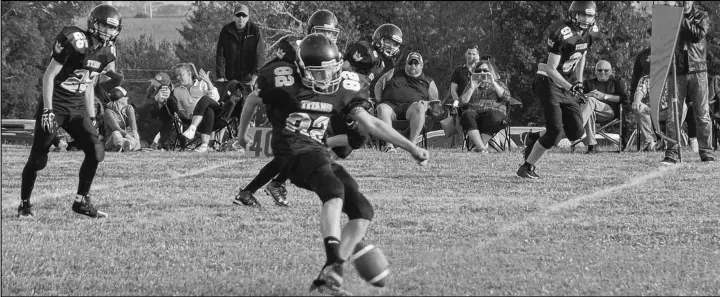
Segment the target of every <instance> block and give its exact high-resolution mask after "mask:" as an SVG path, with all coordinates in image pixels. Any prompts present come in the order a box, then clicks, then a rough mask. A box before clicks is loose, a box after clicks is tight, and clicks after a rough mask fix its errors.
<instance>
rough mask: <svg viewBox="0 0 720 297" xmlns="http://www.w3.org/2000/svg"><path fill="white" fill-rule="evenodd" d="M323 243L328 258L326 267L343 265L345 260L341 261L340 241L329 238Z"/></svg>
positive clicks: (332, 237)
mask: <svg viewBox="0 0 720 297" xmlns="http://www.w3.org/2000/svg"><path fill="white" fill-rule="evenodd" d="M323 243H324V244H325V256H326V257H327V261H326V262H325V266H328V265H331V264H333V263H341V264H342V263H343V262H345V261H344V260H342V259H340V254H339V253H338V251H339V249H340V240H339V239H337V238H335V237H334V236H328V237H325V239H323Z"/></svg>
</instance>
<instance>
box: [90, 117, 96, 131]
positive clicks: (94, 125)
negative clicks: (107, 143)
mask: <svg viewBox="0 0 720 297" xmlns="http://www.w3.org/2000/svg"><path fill="white" fill-rule="evenodd" d="M90 122H91V123H92V126H93V128H95V129H97V120H96V119H95V117H90Z"/></svg>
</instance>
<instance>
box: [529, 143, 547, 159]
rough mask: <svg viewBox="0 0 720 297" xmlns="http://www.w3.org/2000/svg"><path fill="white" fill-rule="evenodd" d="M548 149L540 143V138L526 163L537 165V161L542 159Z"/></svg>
mask: <svg viewBox="0 0 720 297" xmlns="http://www.w3.org/2000/svg"><path fill="white" fill-rule="evenodd" d="M547 150H548V149H546V148H545V147H543V146H542V145H541V144H540V141H539V140H538V141H536V142H535V145H534V146H533V148H532V151H531V152H530V155H529V156H528V158H527V160H526V162H525V163H528V164H531V165H535V163H537V161H538V160H540V158H541V157H542V156H543V155H544V154H545V152H546V151H547Z"/></svg>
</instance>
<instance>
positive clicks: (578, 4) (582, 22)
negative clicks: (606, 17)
mask: <svg viewBox="0 0 720 297" xmlns="http://www.w3.org/2000/svg"><path fill="white" fill-rule="evenodd" d="M569 14H570V20H571V21H572V23H573V24H574V25H575V26H576V27H577V28H579V29H581V30H588V29H590V28H591V27H592V26H594V25H595V16H596V6H595V2H593V1H573V3H572V4H571V5H570V10H569Z"/></svg>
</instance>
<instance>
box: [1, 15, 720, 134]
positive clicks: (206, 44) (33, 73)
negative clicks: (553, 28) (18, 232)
mask: <svg viewBox="0 0 720 297" xmlns="http://www.w3.org/2000/svg"><path fill="white" fill-rule="evenodd" d="M570 3H571V1H543V2H537V1H460V2H455V1H453V2H447V1H381V2H371V1H333V2H325V1H250V2H247V3H246V5H248V6H249V8H250V12H251V16H250V20H251V21H253V22H255V23H256V24H258V25H259V26H260V27H261V28H262V29H263V32H264V34H265V39H266V44H267V47H268V48H267V55H268V57H269V56H270V54H271V52H272V46H274V45H275V44H276V43H277V41H278V40H280V39H281V38H282V37H285V36H287V35H295V36H302V35H304V32H305V31H306V25H305V21H306V20H307V19H308V18H309V17H310V15H311V14H312V13H313V12H315V11H316V10H318V9H328V10H330V11H332V12H333V13H335V15H336V16H337V18H338V20H339V22H340V29H341V35H340V36H339V38H338V47H339V48H340V50H341V51H344V49H345V48H347V47H348V46H349V45H351V44H352V43H354V42H356V41H358V40H360V39H362V38H368V37H369V36H370V35H371V34H372V33H373V31H374V30H375V28H377V27H378V26H379V25H381V24H384V23H393V24H396V25H398V26H399V27H400V28H401V29H402V30H403V35H404V36H403V37H404V38H403V39H404V50H406V51H417V52H420V53H421V54H422V55H423V58H424V60H425V61H424V62H425V67H424V72H425V73H426V74H427V75H428V76H430V77H432V78H433V79H434V80H435V81H436V83H437V85H438V88H439V89H440V95H441V97H445V96H446V95H448V92H449V86H450V77H451V74H452V71H453V69H454V68H455V67H458V66H460V65H462V64H463V63H464V51H465V48H466V47H467V46H468V45H477V46H478V47H479V48H480V53H481V54H489V55H491V56H492V57H493V60H494V62H495V64H496V67H497V68H498V70H499V73H500V75H501V77H503V78H505V79H506V80H507V82H508V85H509V89H510V92H511V94H512V96H513V97H514V98H516V99H518V100H520V101H522V102H523V106H524V107H523V108H522V109H515V110H514V112H513V113H512V114H511V119H512V121H513V123H514V124H519V123H524V124H526V123H528V122H533V123H536V124H542V123H543V120H542V118H541V115H540V112H539V110H538V108H539V106H538V104H537V103H536V102H535V98H534V95H533V93H532V80H533V76H534V74H535V71H536V70H537V69H536V65H537V63H538V62H541V61H544V60H545V59H546V58H547V53H546V50H545V42H544V38H545V33H546V32H545V29H546V28H547V27H549V26H550V25H551V24H552V23H553V22H555V21H557V20H559V19H561V18H564V17H565V16H566V15H567V11H568V7H569V6H570ZM596 3H597V6H598V9H597V24H598V27H599V29H600V36H599V38H598V39H597V40H596V43H595V44H593V46H592V48H591V50H590V52H589V56H588V59H587V63H588V65H586V69H588V70H587V71H586V78H588V77H591V75H592V72H591V70H592V68H593V67H594V65H595V63H596V62H597V61H598V60H600V59H605V60H608V61H610V63H611V64H612V65H613V68H614V69H615V73H616V75H617V76H620V77H621V78H623V79H625V80H626V81H629V79H630V77H631V72H632V66H633V62H634V59H635V56H636V55H637V54H638V53H639V52H640V51H641V50H642V49H644V48H646V47H647V46H648V45H646V44H645V42H644V38H643V36H644V34H645V31H646V30H647V29H648V28H649V27H650V25H651V19H650V17H648V16H647V15H646V13H645V12H644V11H641V10H639V9H636V4H637V3H636V2H634V1H622V2H621V1H598V2H596ZM698 3H699V5H700V6H701V7H702V8H703V9H704V10H706V11H708V13H709V14H710V17H711V25H712V28H711V30H710V33H709V34H708V37H707V38H708V47H709V52H710V56H711V57H712V58H711V59H712V61H711V65H710V68H711V69H712V70H713V71H715V70H714V69H715V68H718V66H717V65H720V63H718V62H720V36H719V35H718V29H720V24H719V23H720V16H719V15H718V14H719V13H720V3H717V2H711V1H707V2H706V1H702V2H698ZM97 4H99V1H90V2H84V1H17V2H6V1H4V2H3V3H2V31H3V32H2V33H3V34H2V72H3V75H2V79H3V82H2V85H3V88H2V117H3V118H32V114H33V111H34V107H35V105H36V102H37V99H38V98H39V96H40V92H41V91H40V90H41V89H40V88H41V86H40V83H41V78H42V73H43V72H44V69H45V67H46V66H47V64H48V62H49V58H50V55H49V53H50V46H52V40H53V39H54V38H55V37H56V36H55V35H56V34H57V33H58V32H59V30H60V29H61V28H62V26H67V25H72V24H73V18H74V17H82V18H84V17H87V14H88V13H89V10H90V9H91V8H92V7H94V6H95V5H97ZM237 5H239V2H236V1H196V2H194V3H193V4H192V6H193V7H192V12H190V13H189V14H188V18H187V21H186V22H185V23H184V24H183V27H182V28H179V29H178V33H179V34H180V36H181V39H180V40H179V41H178V42H169V41H162V42H160V43H158V44H157V45H156V43H155V40H154V39H153V38H152V37H150V36H145V35H143V36H140V37H139V38H136V39H135V38H131V39H124V38H122V36H121V39H120V40H119V41H118V52H119V60H118V65H117V66H118V67H117V68H118V69H119V70H120V71H122V70H123V69H137V68H144V69H169V68H170V65H172V64H175V63H177V62H180V61H183V62H192V63H195V65H196V66H197V67H198V68H204V69H206V70H214V69H215V47H216V44H217V38H218V35H219V33H220V29H221V28H222V26H223V25H225V24H227V23H229V22H231V21H232V20H233V15H232V12H233V11H234V7H235V6H237ZM126 17H127V16H126ZM153 75H154V73H145V74H142V77H137V78H138V79H149V78H150V77H152V76H153ZM212 75H214V71H212ZM628 84H629V83H628ZM146 87H147V83H144V84H128V85H126V88H127V89H128V91H129V92H130V93H131V95H132V96H133V97H138V98H142V97H143V96H144V90H145V88H146ZM628 91H630V90H628ZM133 97H131V98H133Z"/></svg>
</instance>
